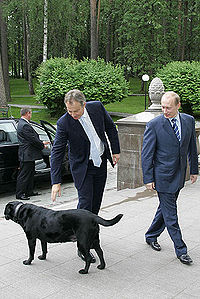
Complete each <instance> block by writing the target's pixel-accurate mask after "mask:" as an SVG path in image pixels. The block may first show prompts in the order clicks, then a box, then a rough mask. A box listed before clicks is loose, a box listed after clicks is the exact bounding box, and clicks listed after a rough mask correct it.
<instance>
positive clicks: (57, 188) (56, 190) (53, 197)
mask: <svg viewBox="0 0 200 299" xmlns="http://www.w3.org/2000/svg"><path fill="white" fill-rule="evenodd" d="M57 193H58V196H61V186H60V184H54V185H52V188H51V200H52V201H56V196H57Z"/></svg>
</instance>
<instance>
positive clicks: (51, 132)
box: [40, 120, 71, 175]
mask: <svg viewBox="0 0 200 299" xmlns="http://www.w3.org/2000/svg"><path fill="white" fill-rule="evenodd" d="M40 123H41V125H42V127H43V128H44V130H45V132H46V133H47V135H48V137H49V140H50V141H51V145H52V146H53V142H54V139H55V136H56V128H55V127H54V126H53V125H52V124H50V123H49V122H47V121H45V120H40ZM70 173H71V172H70V166H69V160H68V148H66V153H65V156H64V159H63V165H62V175H68V174H70Z"/></svg>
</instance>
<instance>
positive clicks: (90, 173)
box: [51, 89, 120, 262]
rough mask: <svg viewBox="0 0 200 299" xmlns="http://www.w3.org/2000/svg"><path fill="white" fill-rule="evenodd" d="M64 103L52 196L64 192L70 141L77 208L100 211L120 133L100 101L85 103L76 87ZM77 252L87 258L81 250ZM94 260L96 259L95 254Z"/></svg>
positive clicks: (53, 166) (54, 154)
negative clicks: (64, 166) (64, 164)
mask: <svg viewBox="0 0 200 299" xmlns="http://www.w3.org/2000/svg"><path fill="white" fill-rule="evenodd" d="M64 102H65V105H66V108H67V113H65V114H64V115H63V116H62V117H61V118H60V119H59V120H58V122H57V130H56V137H55V141H54V145H53V148H52V153H51V180H52V193H51V198H52V200H53V201H55V200H56V195H57V193H58V195H59V196H60V195H61V185H60V184H61V164H62V160H63V158H64V154H65V151H66V145H67V144H68V157H69V163H70V169H71V173H72V176H73V179H74V184H75V187H76V188H77V191H78V198H79V202H78V206H77V208H78V209H86V210H89V211H91V212H93V213H94V214H98V212H99V209H100V206H101V201H102V196H103V192H104V187H105V183H106V177H107V159H108V160H109V161H110V163H111V164H112V166H113V167H114V165H115V164H116V163H117V162H118V160H119V157H120V154H119V153H120V146H119V139H118V132H117V130H116V126H115V124H114V123H113V121H112V119H111V117H110V116H109V114H108V113H107V111H106V110H105V108H104V106H103V105H102V103H101V102H99V101H96V102H87V103H86V99H85V96H84V94H83V93H82V92H81V91H79V90H77V89H73V90H70V91H69V92H68V93H67V94H66V95H65V99H64ZM105 133H106V134H105ZM106 135H107V137H108V140H109V141H110V147H111V150H112V157H111V153H110V149H109V145H108V141H107V137H106ZM78 255H79V256H80V257H81V258H82V259H84V257H83V256H82V255H81V253H80V252H78ZM91 261H92V262H95V259H94V257H93V256H92V254H91Z"/></svg>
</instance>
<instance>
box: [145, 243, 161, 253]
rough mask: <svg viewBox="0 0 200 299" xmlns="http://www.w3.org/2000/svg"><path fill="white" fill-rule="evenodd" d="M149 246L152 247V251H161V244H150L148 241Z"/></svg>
mask: <svg viewBox="0 0 200 299" xmlns="http://www.w3.org/2000/svg"><path fill="white" fill-rule="evenodd" d="M146 242H147V244H148V245H150V246H151V248H152V249H154V250H156V251H161V247H160V244H158V242H157V241H153V242H150V241H146Z"/></svg>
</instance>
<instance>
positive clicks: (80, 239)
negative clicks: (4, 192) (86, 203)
mask: <svg viewBox="0 0 200 299" xmlns="http://www.w3.org/2000/svg"><path fill="white" fill-rule="evenodd" d="M4 215H5V219H6V220H9V219H11V220H13V221H15V222H16V223H18V224H20V225H21V227H22V228H23V230H24V232H25V234H26V237H27V239H28V245H29V258H28V259H27V260H25V261H23V263H24V265H30V264H31V262H32V260H33V259H34V253H35V245H36V239H39V240H40V241H41V245H42V255H40V256H38V258H39V259H40V260H45V259H46V255H47V243H58V242H60V243H62V242H75V241H77V247H78V250H79V251H80V252H81V253H82V254H83V256H84V257H85V268H84V269H81V270H80V271H79V273H81V274H86V273H88V269H89V267H90V264H91V256H90V249H91V248H93V249H95V251H96V253H97V255H98V257H99V259H100V264H99V265H98V266H97V268H98V269H104V268H105V260H104V257H103V251H102V249H101V247H100V243H99V224H101V225H103V226H111V225H114V224H116V223H117V222H119V220H120V219H121V218H122V216H123V215H122V214H119V215H117V216H116V217H115V218H113V219H110V220H105V219H103V218H101V217H99V216H97V215H95V214H93V213H91V212H89V211H86V210H80V209H72V210H61V211H54V210H51V209H47V208H43V207H39V206H36V205H33V204H23V202H20V201H12V202H9V203H8V204H7V205H6V207H5V211H4Z"/></svg>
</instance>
